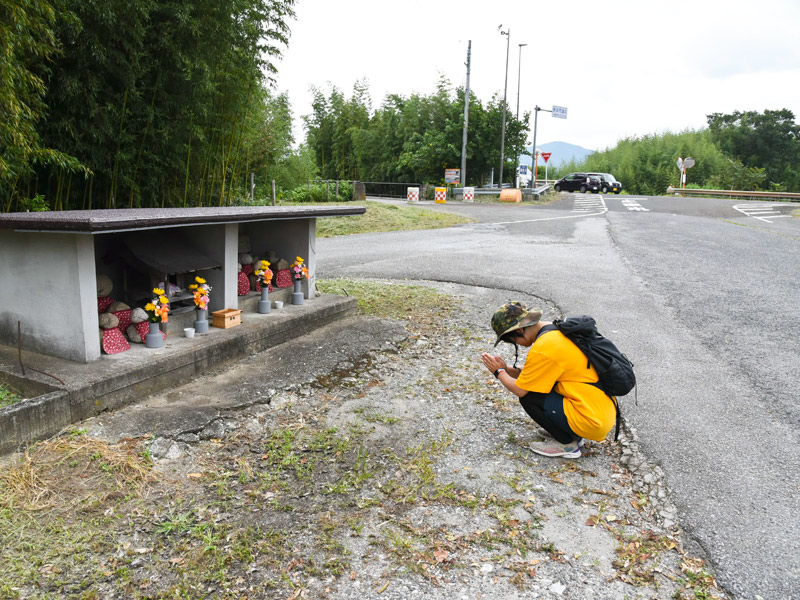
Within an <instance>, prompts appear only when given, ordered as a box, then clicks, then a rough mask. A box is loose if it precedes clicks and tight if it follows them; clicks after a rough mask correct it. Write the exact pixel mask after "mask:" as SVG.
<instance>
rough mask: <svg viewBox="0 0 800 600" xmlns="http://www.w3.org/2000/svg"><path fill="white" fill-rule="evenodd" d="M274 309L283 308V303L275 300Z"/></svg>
mask: <svg viewBox="0 0 800 600" xmlns="http://www.w3.org/2000/svg"><path fill="white" fill-rule="evenodd" d="M275 308H283V302H282V301H281V300H275Z"/></svg>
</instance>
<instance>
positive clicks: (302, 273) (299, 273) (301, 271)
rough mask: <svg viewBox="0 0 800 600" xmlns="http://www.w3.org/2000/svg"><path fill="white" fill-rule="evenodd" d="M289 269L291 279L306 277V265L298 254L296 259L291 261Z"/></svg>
mask: <svg viewBox="0 0 800 600" xmlns="http://www.w3.org/2000/svg"><path fill="white" fill-rule="evenodd" d="M291 270H292V278H293V279H303V278H305V279H308V267H306V265H305V262H303V259H302V258H301V257H299V256H298V257H297V260H296V261H294V262H293V263H292V266H291Z"/></svg>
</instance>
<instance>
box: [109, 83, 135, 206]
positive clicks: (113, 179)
mask: <svg viewBox="0 0 800 600" xmlns="http://www.w3.org/2000/svg"><path fill="white" fill-rule="evenodd" d="M129 90H130V88H125V95H124V96H123V98H122V111H120V116H119V133H118V134H117V152H116V155H115V156H114V170H113V172H112V174H111V188H110V190H109V198H108V204H109V205H108V207H107V208H111V206H110V205H111V201H112V200H114V204H115V205H116V200H115V198H114V197H115V195H116V190H117V169H118V168H119V148H120V145H121V144H122V127H123V125H124V123H125V108H126V107H127V106H128V91H129Z"/></svg>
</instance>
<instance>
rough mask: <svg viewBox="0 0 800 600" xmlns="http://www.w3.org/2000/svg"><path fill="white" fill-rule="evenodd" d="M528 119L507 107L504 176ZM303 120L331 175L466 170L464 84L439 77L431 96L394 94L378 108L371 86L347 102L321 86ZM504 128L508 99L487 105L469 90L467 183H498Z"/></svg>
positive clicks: (418, 176)
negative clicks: (374, 105) (455, 84)
mask: <svg viewBox="0 0 800 600" xmlns="http://www.w3.org/2000/svg"><path fill="white" fill-rule="evenodd" d="M529 120H530V114H529V113H527V112H526V113H524V114H523V115H521V116H520V118H517V117H516V115H515V114H514V113H513V112H512V111H511V110H509V109H508V106H506V137H505V147H504V149H503V155H504V156H505V158H506V163H504V167H503V169H504V172H503V180H504V181H507V182H508V181H513V179H514V165H515V157H519V156H520V155H521V154H523V152H525V150H524V147H525V140H526V137H527V136H528V135H529V129H530V128H529ZM305 123H306V128H307V131H308V137H307V143H308V146H309V148H310V150H311V151H312V152H313V153H314V159H315V162H316V165H317V166H318V167H319V169H320V174H321V176H322V177H323V178H325V179H357V180H361V181H398V182H419V183H440V182H443V181H444V171H445V169H458V168H460V167H461V147H462V135H463V125H464V89H463V88H452V87H451V86H450V84H449V83H448V82H447V81H446V80H444V79H441V80H440V81H439V83H438V86H437V91H436V92H435V93H433V94H430V95H427V96H426V95H420V94H412V95H411V96H409V97H404V96H400V95H398V94H391V95H389V96H387V97H386V99H385V100H384V101H383V103H382V104H381V106H380V107H379V108H378V109H377V110H374V111H373V110H372V109H371V102H370V97H369V92H368V89H367V86H366V84H365V83H359V84H356V86H355V89H354V91H353V94H352V96H351V97H350V98H349V99H348V98H346V97H345V96H344V95H343V94H342V93H341V92H340V91H339V90H338V89H336V88H332V89H331V91H330V93H329V94H328V95H327V96H326V95H325V94H324V93H323V92H321V91H320V90H319V89H315V90H314V102H313V110H312V113H311V114H310V115H308V116H307V117H305ZM502 128H503V99H502V97H500V96H498V95H495V96H494V97H493V98H492V99H491V100H490V101H489V102H488V103H487V104H486V105H484V104H483V103H482V102H481V100H480V99H479V98H477V97H475V96H474V95H473V94H470V102H469V133H468V136H467V181H468V182H470V183H476V184H481V183H489V181H490V180H492V178H493V179H494V181H495V182H497V181H498V179H499V177H500V138H501V132H502Z"/></svg>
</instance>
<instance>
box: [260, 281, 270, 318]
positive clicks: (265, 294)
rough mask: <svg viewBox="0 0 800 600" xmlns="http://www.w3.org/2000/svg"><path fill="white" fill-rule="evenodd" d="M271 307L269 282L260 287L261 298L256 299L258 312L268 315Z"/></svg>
mask: <svg viewBox="0 0 800 600" xmlns="http://www.w3.org/2000/svg"><path fill="white" fill-rule="evenodd" d="M271 308H272V302H271V301H270V299H269V283H267V285H265V286H264V287H262V288H261V300H259V301H258V313H259V314H261V315H268V314H269V312H270V310H271Z"/></svg>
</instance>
